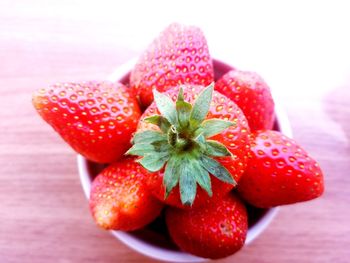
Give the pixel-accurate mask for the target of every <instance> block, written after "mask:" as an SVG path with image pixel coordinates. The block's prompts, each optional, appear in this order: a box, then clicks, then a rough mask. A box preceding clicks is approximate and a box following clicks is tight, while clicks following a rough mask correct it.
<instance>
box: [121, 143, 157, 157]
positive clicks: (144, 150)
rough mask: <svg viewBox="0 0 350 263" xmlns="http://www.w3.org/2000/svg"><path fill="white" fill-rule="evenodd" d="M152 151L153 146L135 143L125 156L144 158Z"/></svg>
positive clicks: (153, 149)
mask: <svg viewBox="0 0 350 263" xmlns="http://www.w3.org/2000/svg"><path fill="white" fill-rule="evenodd" d="M154 151H155V148H154V145H152V144H150V143H137V144H134V145H133V146H132V147H131V148H130V149H129V150H128V151H127V152H126V153H125V154H129V155H138V156H144V155H146V154H149V153H151V152H154Z"/></svg>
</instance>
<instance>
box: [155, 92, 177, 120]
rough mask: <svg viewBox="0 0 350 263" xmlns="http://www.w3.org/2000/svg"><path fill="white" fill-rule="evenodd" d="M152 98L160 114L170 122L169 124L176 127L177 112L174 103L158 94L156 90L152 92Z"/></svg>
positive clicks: (163, 95)
mask: <svg viewBox="0 0 350 263" xmlns="http://www.w3.org/2000/svg"><path fill="white" fill-rule="evenodd" d="M153 96H154V101H155V103H156V105H157V108H158V110H159V111H160V113H161V114H162V115H163V116H164V117H165V118H166V119H167V120H168V121H169V122H170V124H172V125H177V123H178V120H177V112H176V108H175V104H174V102H173V101H172V100H171V99H170V98H169V97H168V96H166V95H165V94H163V93H160V92H159V91H157V90H156V89H154V90H153Z"/></svg>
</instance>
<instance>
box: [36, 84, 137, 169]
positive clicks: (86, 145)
mask: <svg viewBox="0 0 350 263" xmlns="http://www.w3.org/2000/svg"><path fill="white" fill-rule="evenodd" d="M33 104H34V107H35V108H36V110H37V112H38V113H39V114H40V115H41V117H42V118H43V119H44V120H45V121H46V122H48V123H49V124H50V125H51V126H52V127H53V128H54V129H55V130H56V132H58V133H59V134H60V136H61V137H62V138H63V139H64V140H65V141H66V142H67V143H68V144H69V145H70V146H71V147H72V148H73V149H74V150H75V151H76V152H77V153H79V154H81V155H83V156H84V157H86V158H87V159H89V160H92V161H95V162H99V163H110V162H113V161H116V160H117V159H118V158H120V157H121V156H122V155H123V154H124V153H125V152H126V150H127V149H128V148H129V147H130V139H131V136H132V133H133V132H134V131H135V130H136V127H137V123H138V119H139V118H140V116H141V111H140V109H139V106H138V103H137V100H136V98H135V96H134V95H133V94H132V93H131V92H130V89H128V88H127V87H126V86H124V85H122V84H120V83H111V82H96V81H90V82H81V83H58V84H55V85H52V86H50V87H49V88H47V89H42V90H39V91H38V92H37V93H35V94H34V96H33Z"/></svg>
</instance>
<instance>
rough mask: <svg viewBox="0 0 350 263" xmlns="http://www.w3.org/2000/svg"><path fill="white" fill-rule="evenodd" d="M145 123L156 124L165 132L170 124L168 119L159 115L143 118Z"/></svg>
mask: <svg viewBox="0 0 350 263" xmlns="http://www.w3.org/2000/svg"><path fill="white" fill-rule="evenodd" d="M144 121H145V122H147V123H152V124H154V125H157V126H158V127H159V128H160V130H161V131H162V132H167V131H168V130H169V128H170V126H171V124H170V123H169V121H168V120H167V119H166V118H164V117H163V116H161V115H153V116H150V117H147V118H145V119H144Z"/></svg>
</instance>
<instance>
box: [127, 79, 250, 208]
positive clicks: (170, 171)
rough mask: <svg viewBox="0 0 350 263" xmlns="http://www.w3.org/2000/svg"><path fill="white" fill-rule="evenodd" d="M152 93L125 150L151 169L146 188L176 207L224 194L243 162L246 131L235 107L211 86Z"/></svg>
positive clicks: (240, 169)
mask: <svg viewBox="0 0 350 263" xmlns="http://www.w3.org/2000/svg"><path fill="white" fill-rule="evenodd" d="M177 94H178V96H177ZM198 94H199V95H198ZM154 96H155V102H154V103H153V104H151V105H150V106H149V107H148V108H147V110H146V111H145V112H144V114H143V116H142V117H141V121H140V123H139V126H138V129H137V133H136V135H135V137H134V139H133V143H134V146H133V147H132V148H131V149H130V150H129V151H128V153H129V154H133V155H138V156H143V158H142V159H140V163H141V164H142V165H143V166H144V167H145V168H146V169H148V170H150V171H152V172H154V173H152V174H151V176H150V177H149V178H148V180H147V184H148V186H149V188H150V189H151V191H152V193H153V194H154V195H155V196H156V197H157V198H159V199H160V200H163V201H164V202H165V203H166V204H169V205H174V206H177V207H181V208H188V207H191V206H192V205H195V206H200V205H203V204H204V203H206V202H207V201H208V200H209V199H210V197H211V196H212V197H213V198H214V199H216V198H220V197H222V196H223V195H225V194H226V193H227V192H229V191H230V190H231V189H232V188H233V187H234V185H235V184H236V182H237V181H238V180H239V179H240V177H241V175H242V174H243V172H244V170H245V168H246V163H247V153H248V150H249V132H250V131H249V127H248V123H247V120H246V119H245V117H244V115H243V113H242V112H241V110H240V109H239V108H238V107H237V105H236V104H235V103H234V102H232V101H231V100H229V99H228V98H226V97H225V96H224V95H222V94H220V93H218V92H215V91H213V85H210V86H208V87H207V88H205V89H204V87H202V86H190V85H184V86H182V87H175V88H173V89H170V90H168V91H167V92H166V93H165V94H162V93H159V92H157V91H154ZM168 96H170V98H169V97H168ZM212 97H213V100H212V101H211V99H212ZM195 98H197V99H196V100H195ZM185 100H186V101H185ZM174 101H175V103H174ZM191 103H192V104H191ZM158 114H162V115H158ZM163 166H165V169H162V168H163ZM209 174H210V175H209ZM197 183H198V184H199V186H200V188H198V189H197ZM177 185H178V186H177Z"/></svg>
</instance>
